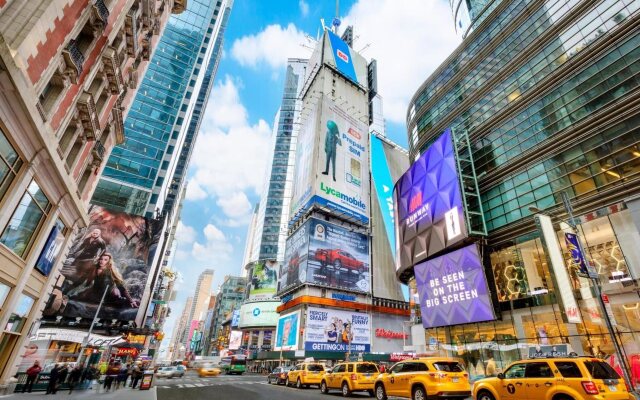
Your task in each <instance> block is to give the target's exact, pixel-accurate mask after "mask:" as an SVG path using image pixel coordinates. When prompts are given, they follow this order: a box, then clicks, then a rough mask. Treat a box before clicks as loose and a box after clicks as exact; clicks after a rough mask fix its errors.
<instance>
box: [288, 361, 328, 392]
mask: <svg viewBox="0 0 640 400" xmlns="http://www.w3.org/2000/svg"><path fill="white" fill-rule="evenodd" d="M322 374H324V365H322V364H320V363H312V362H305V363H302V364H298V365H296V366H294V367H292V368H291V369H290V370H289V372H287V379H286V380H285V382H284V384H285V386H291V385H295V387H297V388H298V389H301V388H303V387H309V386H310V385H318V386H319V385H320V380H322Z"/></svg>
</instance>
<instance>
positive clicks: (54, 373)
mask: <svg viewBox="0 0 640 400" xmlns="http://www.w3.org/2000/svg"><path fill="white" fill-rule="evenodd" d="M58 379H60V365H59V364H56V365H54V366H53V369H52V370H51V372H50V373H49V384H48V385H47V393H45V394H56V392H57V391H58Z"/></svg>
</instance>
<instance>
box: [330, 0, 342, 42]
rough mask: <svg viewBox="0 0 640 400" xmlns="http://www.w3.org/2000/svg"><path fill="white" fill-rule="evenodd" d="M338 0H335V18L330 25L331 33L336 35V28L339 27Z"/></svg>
mask: <svg viewBox="0 0 640 400" xmlns="http://www.w3.org/2000/svg"><path fill="white" fill-rule="evenodd" d="M340 22H341V21H340V0H336V16H335V17H333V21H331V25H332V26H333V29H332V30H333V33H335V34H336V35H337V34H338V27H339V26H340Z"/></svg>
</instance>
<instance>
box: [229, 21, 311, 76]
mask: <svg viewBox="0 0 640 400" xmlns="http://www.w3.org/2000/svg"><path fill="white" fill-rule="evenodd" d="M302 44H307V39H306V37H305V34H304V32H303V31H301V30H298V28H296V26H295V25H294V24H292V23H290V24H289V25H287V26H286V27H282V26H281V25H279V24H273V25H269V26H267V27H266V28H265V29H264V30H263V31H261V32H259V33H257V34H255V35H248V36H243V37H241V38H240V39H236V40H235V41H234V42H233V46H231V56H232V57H233V58H234V59H235V60H236V61H237V62H238V63H239V64H240V65H242V66H245V67H252V68H258V67H260V66H262V65H265V64H266V65H267V66H269V67H271V68H273V69H280V68H284V67H285V66H286V65H287V58H291V57H300V58H307V57H309V56H310V55H311V50H309V49H307V48H305V47H302Z"/></svg>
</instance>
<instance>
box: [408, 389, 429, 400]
mask: <svg viewBox="0 0 640 400" xmlns="http://www.w3.org/2000/svg"><path fill="white" fill-rule="evenodd" d="M411 398H412V399H413V400H427V392H426V391H425V390H424V388H423V387H422V386H417V387H416V388H415V389H413V397H411Z"/></svg>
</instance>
